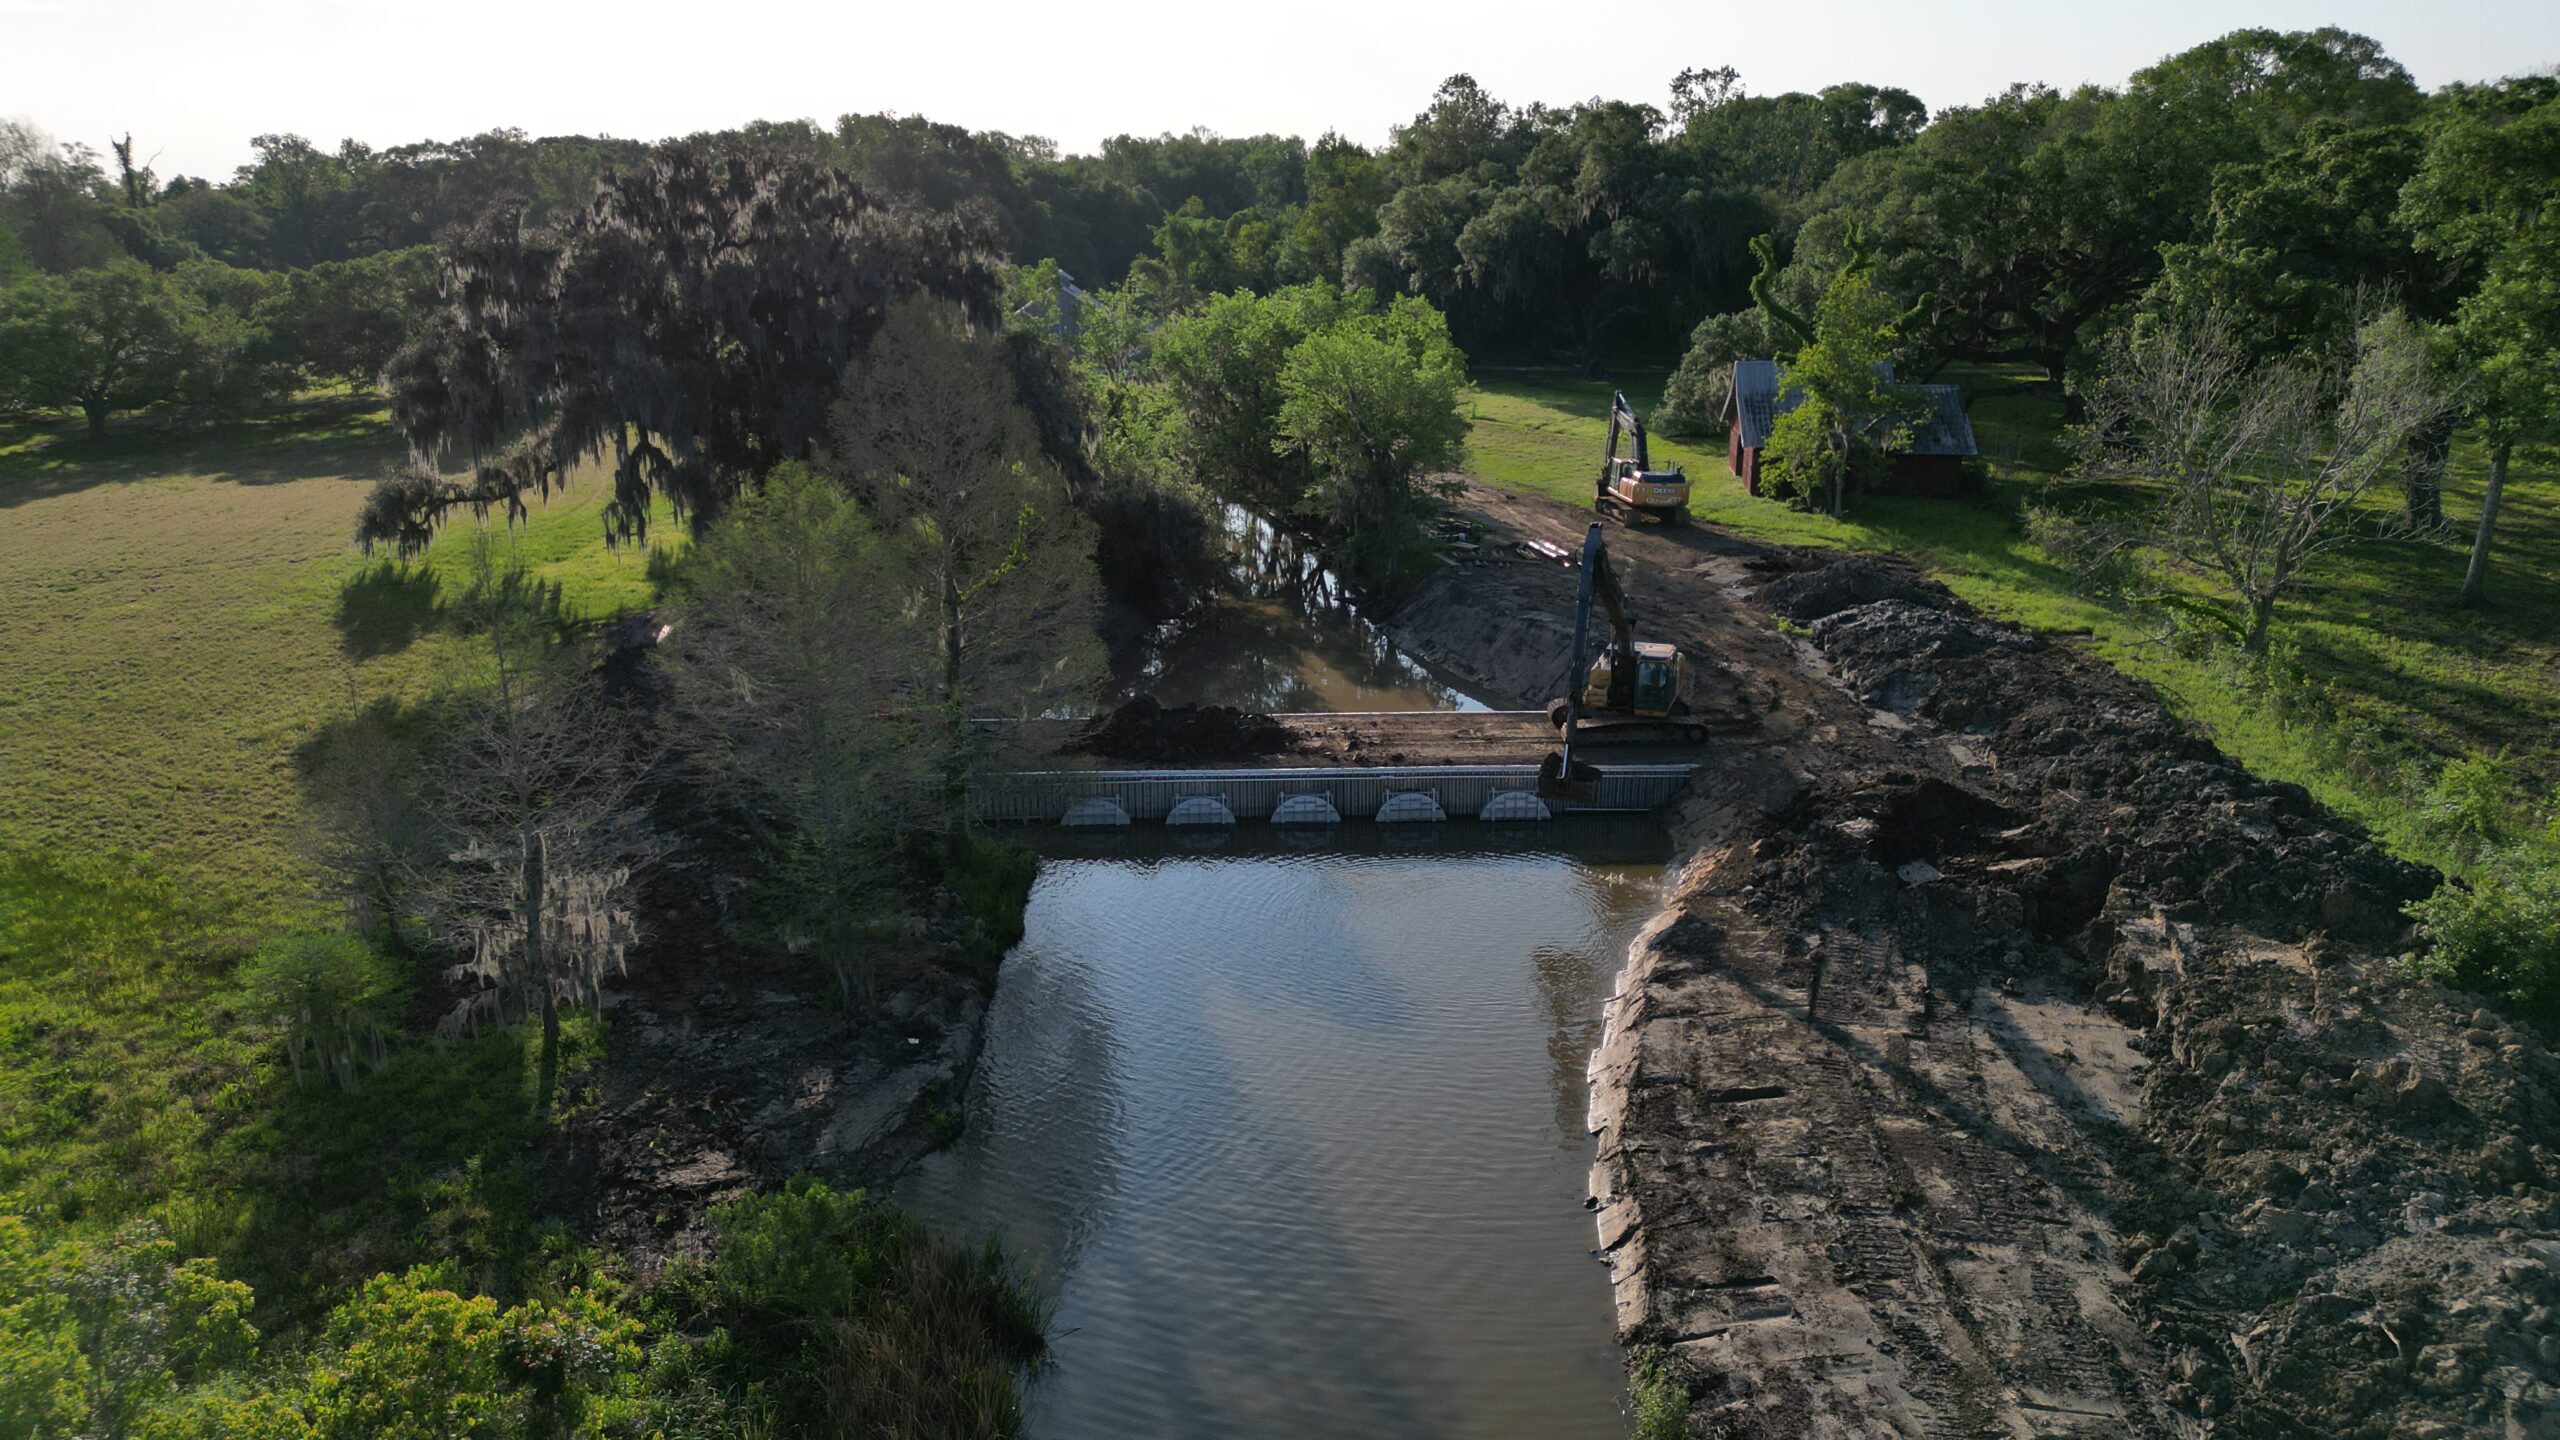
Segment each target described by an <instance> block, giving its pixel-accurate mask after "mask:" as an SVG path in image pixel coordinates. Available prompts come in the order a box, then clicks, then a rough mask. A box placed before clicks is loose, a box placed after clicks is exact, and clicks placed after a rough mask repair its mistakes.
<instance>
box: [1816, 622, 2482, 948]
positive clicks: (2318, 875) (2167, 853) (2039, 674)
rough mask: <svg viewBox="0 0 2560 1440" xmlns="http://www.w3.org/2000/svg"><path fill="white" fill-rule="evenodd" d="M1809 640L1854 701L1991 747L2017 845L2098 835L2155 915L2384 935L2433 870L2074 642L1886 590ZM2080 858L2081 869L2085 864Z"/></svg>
mask: <svg viewBox="0 0 2560 1440" xmlns="http://www.w3.org/2000/svg"><path fill="white" fill-rule="evenodd" d="M1814 643H1815V644H1816V645H1817V646H1818V647H1819V648H1820V649H1821V651H1822V653H1823V655H1824V656H1825V657H1826V658H1828V659H1829V660H1830V661H1831V663H1832V664H1833V665H1834V666H1835V667H1836V668H1837V670H1838V672H1839V674H1840V677H1841V678H1842V679H1843V680H1844V681H1846V682H1847V684H1848V686H1849V688H1850V689H1851V691H1852V692H1853V693H1855V694H1856V695H1857V696H1858V697H1859V698H1860V699H1862V700H1864V701H1866V702H1867V703H1868V704H1870V705H1873V706H1875V707H1877V708H1878V709H1882V710H1889V711H1894V712H1898V713H1901V714H1906V715H1913V716H1917V717H1920V718H1923V719H1928V720H1934V721H1936V722H1938V723H1939V724H1941V725H1944V726H1947V727H1948V728H1950V729H1952V730H1957V731H1961V732H1964V733H1965V734H1966V735H1967V736H1969V737H1973V739H1974V741H1975V742H1976V743H1978V744H1979V745H1980V746H1981V747H1982V748H1985V749H1988V750H1989V751H1990V752H1991V753H1993V754H1996V755H1998V756H1999V757H2000V780H2001V783H2002V788H2004V789H2006V790H2009V791H2011V792H2012V793H2013V794H2015V795H2024V796H2026V797H2029V798H2030V800H2031V802H2032V803H2031V806H2027V805H2019V804H2017V802H2016V801H2015V800H2014V799H2012V800H2010V802H2009V803H2010V804H2011V805H2012V806H2013V808H2017V809H2021V810H2024V811H2025V812H2026V813H2027V814H2028V815H2030V816H2032V817H2033V820H2034V825H2033V829H2032V832H2031V833H2030V834H2029V835H2028V836H2025V837H2022V839H2021V842H2020V843H2021V844H2022V845H2023V846H2024V847H2025V848H2026V850H2028V851H2031V852H2033V853H2036V854H2039V855H2042V856H2046V857H2059V856H2065V855H2069V854H2072V853H2075V852H2091V851H2095V852H2102V853H2103V856H2104V860H2103V862H2102V864H2103V868H2104V869H2106V870H2107V872H2108V875H2109V878H2110V880H2111V882H2112V884H2113V885H2115V886H2116V887H2118V888H2120V889H2122V890H2124V891H2125V892H2127V893H2131V894H2139V895H2141V896H2143V897H2144V898H2145V900H2146V901H2147V902H2149V903H2152V904H2156V905H2158V906H2160V907H2161V910H2162V911H2163V913H2165V914H2166V915H2167V916H2168V917H2169V918H2170V919H2172V920H2182V921H2188V922H2204V921H2216V922H2220V923H2243V924H2251V925H2255V926H2258V927H2260V928H2262V929H2263V930H2265V931H2266V932H2267V933H2269V934H2272V935H2274V936H2276V937H2278V938H2281V939H2287V940H2299V939H2301V938H2303V937H2304V936H2305V935H2307V934H2309V933H2311V932H2312V931H2315V930H2325V931H2329V932H2332V933H2335V934H2338V935H2341V936H2344V937H2346V938H2351V939H2357V940H2364V941H2370V942H2376V943H2390V942H2392V941H2394V940H2396V939H2397V938H2398V937H2399V935H2400V934H2401V932H2402V931H2403V929H2404V928H2405V926H2406V921H2405V920H2404V919H2403V918H2402V916H2401V908H2402V907H2403V906H2404V905H2406V904H2407V903H2408V902H2409V901H2411V900H2415V899H2417V898H2418V897H2420V896H2422V895H2425V894H2427V893H2429V892H2430V891H2432V890H2433V889H2434V888H2435V884H2436V879H2437V877H2436V875H2435V873H2434V872H2433V871H2431V870H2427V869H2425V868H2423V867H2421V866H2416V865H2410V864H2407V863H2405V862H2403V861H2400V860H2396V859H2393V858H2392V857H2391V856H2389V855H2388V854H2385V853H2384V852H2383V851H2382V850H2380V849H2379V848H2377V847H2376V846H2374V845H2373V844H2372V843H2371V842H2370V841H2369V840H2368V839H2367V838H2366V837H2365V836H2364V835H2363V834H2361V833H2360V832H2358V831H2356V830H2354V829H2353V828H2352V827H2351V826H2348V825H2347V824H2345V823H2344V822H2342V821H2339V820H2338V819H2337V818H2336V817H2334V816H2330V815H2327V814H2325V813H2324V812H2321V811H2320V810H2319V809H2318V807H2317V806H2315V805H2313V804H2312V802H2311V798H2310V796H2309V795H2308V794H2307V793H2305V792H2304V791H2303V790H2302V788H2301V787H2300V786H2296V785H2285V784H2271V783H2268V782H2266V781H2263V780H2260V779H2258V778H2256V777H2255V776H2252V775H2250V774H2249V773H2248V772H2247V771H2245V770H2243V769H2241V768H2240V767H2239V766H2238V765H2236V764H2234V763H2232V762H2231V761H2230V760H2229V759H2228V758H2226V757H2225V756H2224V755H2223V754H2222V752H2221V751H2220V750H2218V749H2216V748H2215V747H2214V746H2213V744H2212V743H2211V742H2209V741H2207V740H2205V739H2204V738H2203V737H2202V736H2200V735H2198V734H2196V733H2195V732H2194V731H2193V730H2191V729H2189V728H2188V727H2187V726H2186V725H2184V724H2182V723H2181V722H2179V721H2178V719H2177V718H2176V717H2175V716H2172V715H2171V714H2169V713H2168V711H2167V710H2166V709H2164V708H2163V707H2162V706H2161V705H2160V703H2159V700H2158V698H2157V697H2156V696H2154V695H2153V694H2152V693H2151V692H2150V689H2149V687H2147V686H2144V685H2142V684H2140V683H2139V682H2136V681H2133V680H2129V679H2127V678H2126V677H2124V676H2123V675H2121V674H2119V673H2118V672H2116V671H2115V670H2113V669H2111V668H2109V667H2107V666H2106V665H2104V664H2102V663H2100V662H2098V661H2096V660H2094V659H2091V658H2090V657H2088V656H2085V655H2081V654H2079V653H2077V652H2075V651H2072V650H2069V649H2067V648H2062V647H2057V646H2053V645H2048V644H2046V643H2044V642H2043V641H2040V640H2037V639H2036V638H2034V637H2032V636H2028V635H2023V634H2020V633H2019V632H2017V631H2014V630H2011V629H2008V628H2007V627H2005V626H2000V625H1995V624H1992V623H1990V622H1988V621H1985V620H1982V619H1979V618H1976V617H1974V616H1970V615H1964V614H1959V613H1957V612H1955V611H1952V610H1945V609H1938V608H1934V607H1930V606H1924V605H1919V604H1914V603H1911V602H1909V601H1902V600H1881V601H1876V602H1873V603H1870V604H1867V605H1861V606H1857V607H1854V608H1851V609H1848V610H1844V611H1842V612H1840V613H1839V614H1836V615H1833V616H1831V617H1829V618H1828V619H1825V620H1823V621H1821V622H1819V623H1817V624H1816V625H1815V627H1814ZM2083 861H2084V863H2082V864H2081V865H2080V866H2079V869H2080V870H2081V871H2082V873H2084V874H2085V873H2087V872H2088V871H2089V870H2091V869H2092V868H2097V867H2098V866H2099V865H2100V864H2101V862H2098V861H2096V860H2094V859H2093V858H2091V857H2090V856H2089V855H2088V854H2086V853H2084V854H2083ZM2036 868H2038V867H2029V869H2030V873H2033V871H2034V870H2035V869H2036ZM2041 868H2051V867H2041ZM2069 908H2070V909H2073V910H2077V909H2080V908H2082V904H2081V902H2078V901H2075V902H2073V903H2072V904H2071V905H2070V906H2069Z"/></svg>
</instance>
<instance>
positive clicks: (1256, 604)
mask: <svg viewBox="0 0 2560 1440" xmlns="http://www.w3.org/2000/svg"><path fill="white" fill-rule="evenodd" d="M1224 526H1225V530H1226V554H1227V582H1226V585H1225V586H1224V588H1223V589H1221V590H1220V591H1219V592H1218V593H1216V594H1213V595H1210V596H1208V597H1207V598H1205V599H1203V600H1202V601H1201V602H1200V603H1199V604H1197V605H1195V606H1193V607H1192V609H1191V611H1190V613H1188V614H1186V615H1184V616H1183V617H1182V618H1181V619H1179V620H1176V621H1173V622H1171V623H1169V624H1167V625H1165V626H1163V627H1162V628H1161V629H1159V630H1157V631H1156V632H1154V633H1153V634H1151V635H1148V636H1147V637H1145V638H1144V639H1143V640H1141V641H1140V642H1139V643H1137V644H1135V645H1133V646H1130V647H1129V648H1128V649H1127V650H1126V651H1124V652H1123V653H1122V654H1120V655H1118V656H1117V657H1115V659H1114V662H1113V666H1112V672H1113V674H1112V678H1113V682H1114V684H1115V686H1116V687H1117V688H1118V690H1119V698H1121V699H1126V698H1128V697H1130V696H1132V695H1137V694H1142V693H1143V694H1150V695H1153V696H1155V698H1156V699H1157V700H1159V701H1161V702H1162V703H1164V704H1166V705H1231V706H1234V707H1235V708H1237V709H1239V710H1255V711H1261V712H1264V713H1266V714H1283V713H1293V712H1294V713H1304V712H1308V711H1345V710H1483V709H1485V708H1487V707H1486V706H1485V705H1484V704H1483V703H1482V702H1481V701H1479V700H1477V699H1476V698H1475V697H1473V696H1471V695H1469V694H1467V693H1466V692H1465V691H1464V690H1462V689H1460V688H1459V687H1458V686H1457V685H1456V684H1455V683H1453V682H1452V681H1451V680H1449V679H1448V678H1447V677H1444V676H1441V675H1439V674H1436V673H1435V672H1433V671H1432V670H1431V669H1430V668H1429V667H1427V666H1425V665H1424V664H1423V663H1422V662H1421V661H1419V660H1416V659H1414V658H1413V657H1412V656H1410V655H1407V654H1405V653H1404V652H1402V651H1400V650H1398V649H1397V648H1396V647H1395V646H1393V645H1392V644H1389V643H1388V641H1387V638H1386V636H1385V635H1383V634H1382V633H1380V631H1379V630H1378V627H1377V626H1375V625H1373V624H1371V623H1370V622H1369V621H1368V620H1367V619H1366V618H1365V617H1363V616H1362V615H1361V614H1360V612H1359V607H1358V606H1357V604H1356V603H1355V601H1354V599H1353V596H1352V594H1351V589H1350V587H1349V586H1348V585H1346V584H1345V583H1344V582H1343V581H1342V579H1341V577H1340V576H1337V575H1336V574H1334V573H1333V572H1332V571H1331V570H1329V569H1327V568H1326V567H1325V565H1324V562H1323V561H1322V560H1321V559H1319V558H1318V557H1317V556H1316V555H1315V554H1314V553H1313V552H1312V551H1311V550H1309V549H1308V548H1307V547H1305V546H1304V545H1302V544H1301V543H1300V542H1299V541H1298V540H1297V539H1296V538H1295V537H1294V536H1292V535H1290V534H1289V532H1287V531H1285V530H1282V529H1280V528H1279V527H1278V526H1276V525H1273V524H1272V523H1271V522H1270V521H1269V520H1266V519H1264V518H1262V517H1261V516H1259V515H1256V514H1254V513H1253V512H1252V511H1250V510H1247V509H1245V508H1244V507H1242V506H1229V507H1227V508H1226V510H1225V511H1224Z"/></svg>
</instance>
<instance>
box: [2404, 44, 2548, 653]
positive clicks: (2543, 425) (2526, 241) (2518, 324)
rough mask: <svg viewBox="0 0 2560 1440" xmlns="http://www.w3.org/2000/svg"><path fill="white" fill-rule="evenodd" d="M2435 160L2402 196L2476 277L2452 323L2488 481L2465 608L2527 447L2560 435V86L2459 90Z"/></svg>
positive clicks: (2427, 235) (2437, 138)
mask: <svg viewBox="0 0 2560 1440" xmlns="http://www.w3.org/2000/svg"><path fill="white" fill-rule="evenodd" d="M2427 128H2428V146H2427V156H2426V160H2425V162H2424V163H2423V164H2422V165H2421V166H2420V167H2419V170H2418V174H2417V176H2416V177H2415V178H2414V179H2413V180H2412V181H2411V182H2410V184H2409V186H2408V188H2407V189H2406V190H2405V191H2404V192H2402V196H2401V209H2400V215H2401V219H2402V220H2403V221H2405V222H2406V223H2408V224H2410V225H2411V226H2413V227H2414V228H2415V229H2416V231H2417V233H2418V242H2419V244H2420V245H2421V246H2423V247H2424V248H2425V249H2427V250H2428V251H2430V252H2432V253H2434V254H2436V255H2438V256H2441V257H2444V258H2445V259H2446V260H2448V261H2450V262H2452V263H2454V264H2455V265H2457V266H2460V267H2462V268H2463V269H2464V270H2466V271H2468V272H2469V273H2470V274H2472V275H2475V276H2477V277H2478V282H2477V285H2476V287H2475V288H2473V289H2472V291H2471V293H2470V294H2469V295H2467V296H2466V297H2465V298H2464V299H2463V301H2462V302H2461V305H2460V307H2459V308H2458V310H2457V311H2456V314H2455V318H2454V327H2453V328H2454V336H2455V341H2456V348H2457V350H2458V352H2459V354H2460V355H2461V357H2462V360H2463V362H2464V364H2465V365H2466V367H2467V368H2468V370H2469V371H2470V376H2471V383H2470V385H2469V387H2468V390H2467V392H2466V399H2467V402H2468V403H2467V406H2466V408H2467V410H2468V412H2469V418H2470V419H2471V421H2472V424H2473V425H2474V426H2475V427H2476V428H2477V429H2478V431H2479V434H2480V438H2481V440H2482V442H2483V443H2484V444H2485V445H2486V446H2487V447H2488V450H2489V483H2488V490H2487V492H2486V493H2485V494H2484V495H2483V496H2482V497H2481V502H2480V523H2479V528H2478V529H2477V530H2476V531H2475V532H2474V536H2473V539H2472V545H2471V562H2470V564H2469V566H2468V567H2466V569H2465V570H2464V573H2463V579H2462V601H2463V603H2465V604H2475V605H2476V604H2478V603H2480V602H2481V601H2482V600H2483V599H2485V598H2486V596H2487V591H2488V572H2489V547H2490V544H2491V541H2492V539H2493V537H2494V536H2495V534H2496V531H2497V523H2498V510H2499V507H2500V505H2501V504H2502V503H2503V501H2504V499H2505V494H2506V486H2507V473H2508V465H2509V462H2510V461H2511V460H2512V458H2513V457H2514V454H2515V448H2516V446H2517V444H2518V443H2520V442H2522V441H2525V440H2528V439H2532V438H2535V437H2537V436H2541V435H2547V434H2549V433H2551V431H2552V430H2553V429H2554V428H2555V427H2560V209H2555V208H2554V207H2553V205H2552V203H2551V188H2552V185H2553V183H2554V181H2555V177H2560V78H2556V77H2553V76H2549V75H2536V76H2529V77H2526V78H2523V79H2517V80H2508V81H2504V82H2502V83H2500V84H2497V85H2490V86H2455V87H2452V88H2451V89H2450V90H2448V91H2447V92H2446V93H2445V94H2444V95H2443V96H2441V97H2439V99H2438V100H2437V102H2436V109H2435V111H2434V113H2433V115H2432V116H2431V119H2430V123H2429V125H2428V127H2427Z"/></svg>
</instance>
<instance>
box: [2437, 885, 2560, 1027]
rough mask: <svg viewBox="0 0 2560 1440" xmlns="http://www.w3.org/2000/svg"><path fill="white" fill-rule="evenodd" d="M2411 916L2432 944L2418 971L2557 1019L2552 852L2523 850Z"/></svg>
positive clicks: (2559, 992)
mask: <svg viewBox="0 0 2560 1440" xmlns="http://www.w3.org/2000/svg"><path fill="white" fill-rule="evenodd" d="M2409 913H2410V914H2411V915H2412V916H2414V917H2415V918H2416V919H2417V921H2418V925H2419V930H2420V933H2422V934H2423V935H2424V936H2425V937H2426V938H2427V940H2428V941H2429V942H2430V945H2431V948H2430V949H2429V950H2428V951H2427V952H2426V953H2425V954H2424V955H2422V956H2420V957H2419V958H2418V959H2417V960H2416V961H2415V962H2414V968H2415V969H2416V970H2417V971H2418V973H2420V974H2422V975H2424V976H2426V977H2427V978H2429V979H2433V980H2438V981H2442V982H2443V983H2446V984H2450V985H2458V986H2461V987H2462V988H2464V989H2467V990H2479V991H2484V992H2486V993H2489V994H2492V995H2496V996H2498V997H2499V998H2501V999H2503V1000H2505V1001H2507V1002H2508V1003H2509V1004H2511V1005H2514V1006H2516V1007H2517V1008H2518V1009H2519V1010H2522V1011H2524V1012H2525V1013H2526V1014H2528V1015H2531V1016H2533V1017H2535V1018H2537V1019H2540V1020H2545V1021H2550V1020H2560V860H2555V859H2554V857H2553V856H2552V855H2551V854H2550V853H2549V852H2543V851H2539V850H2538V848H2536V847H2522V848H2519V849H2518V850H2516V851H2514V852H2511V853H2509V854H2507V855H2504V856H2501V857H2500V859H2499V861H2498V862H2497V863H2496V864H2494V865H2493V866H2492V867H2491V868H2489V869H2488V870H2487V871H2486V873H2484V874H2483V875H2482V876H2481V877H2480V878H2479V879H2478V880H2477V881H2476V882H2475V883H2473V884H2471V885H2470V886H2468V887H2465V886H2461V885H2458V884H2448V885H2446V886H2445V887H2444V888H2442V889H2440V890H2438V891H2437V892H2436V893H2435V894H2433V895H2430V896H2428V897H2427V898H2426V899H2424V900H2421V901H2419V902H2417V903H2416V904H2414V905H2412V906H2410V907H2409Z"/></svg>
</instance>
